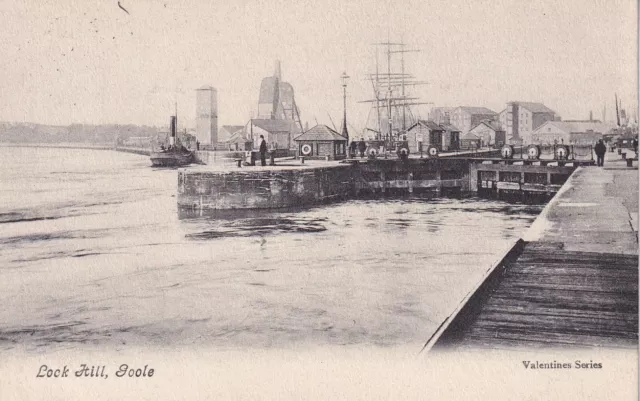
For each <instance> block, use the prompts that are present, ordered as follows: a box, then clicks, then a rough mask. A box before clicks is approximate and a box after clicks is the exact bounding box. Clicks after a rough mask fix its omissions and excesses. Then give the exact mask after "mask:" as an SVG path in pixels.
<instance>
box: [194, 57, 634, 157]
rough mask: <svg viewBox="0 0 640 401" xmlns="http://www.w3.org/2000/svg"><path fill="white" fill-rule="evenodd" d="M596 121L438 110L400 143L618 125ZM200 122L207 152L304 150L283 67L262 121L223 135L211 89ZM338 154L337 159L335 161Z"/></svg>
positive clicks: (265, 99) (598, 130)
mask: <svg viewBox="0 0 640 401" xmlns="http://www.w3.org/2000/svg"><path fill="white" fill-rule="evenodd" d="M623 116H624V114H623ZM592 117H593V115H592V113H591V114H590V116H589V120H571V121H564V122H563V121H562V118H561V117H560V115H558V114H557V113H556V112H555V111H554V110H552V109H551V108H549V107H547V106H546V105H544V104H543V103H539V102H528V101H509V102H507V103H506V105H505V108H504V109H503V110H501V111H500V112H495V111H493V110H491V109H488V108H486V107H482V106H457V107H433V108H432V109H431V111H430V113H429V118H428V119H427V120H419V121H418V122H417V123H415V124H413V125H412V126H411V127H408V128H407V129H406V130H405V131H400V132H399V133H398V134H397V136H398V138H397V139H398V140H401V141H402V140H405V141H408V142H409V145H410V147H411V149H415V150H417V149H418V147H419V146H423V145H427V144H439V145H438V146H439V147H440V148H441V149H442V150H448V149H456V148H459V147H461V145H463V144H464V145H469V146H471V145H473V146H478V147H499V146H502V145H503V144H505V143H510V144H530V143H539V144H545V143H554V142H563V143H593V142H595V141H597V140H598V139H600V138H602V137H603V135H607V134H610V132H612V130H613V129H614V128H615V125H614V124H607V123H603V122H600V121H598V120H593V118H592ZM196 121H197V128H196V138H197V140H198V141H199V142H200V145H201V147H202V148H203V149H210V148H217V149H228V150H249V149H252V148H253V149H255V148H257V147H258V146H259V143H260V136H263V137H264V139H265V141H266V142H267V144H268V146H269V147H270V148H271V149H294V148H296V147H299V146H300V144H296V141H295V139H296V138H297V137H300V135H301V134H303V132H306V131H307V130H306V129H304V128H303V127H302V122H301V119H300V111H299V109H298V106H297V104H296V100H295V91H294V88H293V85H291V84H290V83H288V82H285V81H283V79H282V70H281V65H280V61H276V62H275V69H274V73H273V75H271V76H268V77H265V78H263V79H262V81H261V84H260V92H259V93H258V107H257V115H255V116H254V117H252V118H250V119H249V120H248V121H247V122H246V123H245V124H244V125H240V124H237V125H223V126H222V127H221V128H220V130H219V131H218V111H217V90H216V89H215V88H213V87H211V86H203V87H201V88H199V89H197V100H196ZM624 121H625V122H626V121H627V120H626V119H625V120H624ZM307 128H308V126H307ZM332 131H333V130H332ZM470 144H471V145H470ZM316 150H317V149H316ZM325 153H327V154H329V153H328V152H325ZM338 154H340V152H338V153H335V152H334V153H332V155H333V157H335V156H336V155H338ZM338 157H339V156H338Z"/></svg>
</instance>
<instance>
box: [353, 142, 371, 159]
mask: <svg viewBox="0 0 640 401" xmlns="http://www.w3.org/2000/svg"><path fill="white" fill-rule="evenodd" d="M366 150H367V143H366V142H365V141H364V138H360V142H356V141H351V143H350V144H349V157H356V152H358V153H360V158H361V159H362V158H363V157H364V152H365V151H366Z"/></svg>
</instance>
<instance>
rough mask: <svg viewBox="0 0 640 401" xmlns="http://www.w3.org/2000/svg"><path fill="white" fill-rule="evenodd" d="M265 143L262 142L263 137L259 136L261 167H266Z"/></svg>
mask: <svg viewBox="0 0 640 401" xmlns="http://www.w3.org/2000/svg"><path fill="white" fill-rule="evenodd" d="M266 157H267V142H266V141H265V140H264V135H260V163H262V165H263V166H266V165H267V159H266Z"/></svg>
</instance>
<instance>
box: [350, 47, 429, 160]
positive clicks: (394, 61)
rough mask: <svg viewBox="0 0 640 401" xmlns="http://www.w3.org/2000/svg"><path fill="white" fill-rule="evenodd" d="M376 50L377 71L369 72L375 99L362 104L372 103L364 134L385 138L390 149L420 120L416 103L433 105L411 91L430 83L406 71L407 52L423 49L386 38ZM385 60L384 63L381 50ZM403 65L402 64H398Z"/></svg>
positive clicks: (383, 139)
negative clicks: (409, 47)
mask: <svg viewBox="0 0 640 401" xmlns="http://www.w3.org/2000/svg"><path fill="white" fill-rule="evenodd" d="M374 46H375V49H376V64H375V72H372V73H370V74H368V75H367V80H368V81H370V82H371V87H372V89H373V98H372V99H367V100H363V101H361V102H360V103H370V104H371V108H370V110H369V115H368V117H367V124H366V128H365V130H364V135H365V137H367V138H368V139H373V140H375V141H381V142H383V143H384V146H385V147H386V148H387V149H391V148H393V147H394V143H396V142H399V141H402V140H403V137H402V135H403V133H404V132H406V130H407V129H408V128H409V127H411V126H412V125H413V124H414V123H416V122H417V120H418V116H417V114H416V113H415V111H414V110H415V106H417V105H422V104H430V103H429V102H422V101H420V98H419V97H416V96H413V95H411V94H410V92H411V89H412V88H414V87H415V86H418V85H424V84H426V83H427V82H424V81H419V80H417V79H416V78H415V76H414V75H413V74H410V73H408V72H407V71H406V70H405V54H406V53H414V52H419V50H416V49H408V48H407V46H406V45H405V44H404V43H402V42H391V41H386V42H382V43H375V44H374ZM381 52H382V53H383V54H384V56H385V62H384V63H382V66H381V63H380V53H381ZM398 64H399V65H398Z"/></svg>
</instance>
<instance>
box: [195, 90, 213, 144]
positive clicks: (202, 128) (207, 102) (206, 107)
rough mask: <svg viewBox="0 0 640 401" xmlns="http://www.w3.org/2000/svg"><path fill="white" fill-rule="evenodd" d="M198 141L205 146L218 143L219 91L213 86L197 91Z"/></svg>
mask: <svg viewBox="0 0 640 401" xmlns="http://www.w3.org/2000/svg"><path fill="white" fill-rule="evenodd" d="M196 139H197V140H198V141H199V142H200V143H201V144H203V145H204V144H215V143H217V142H218V91H217V90H216V88H214V87H212V86H206V85H205V86H203V87H201V88H198V89H197V90H196Z"/></svg>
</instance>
